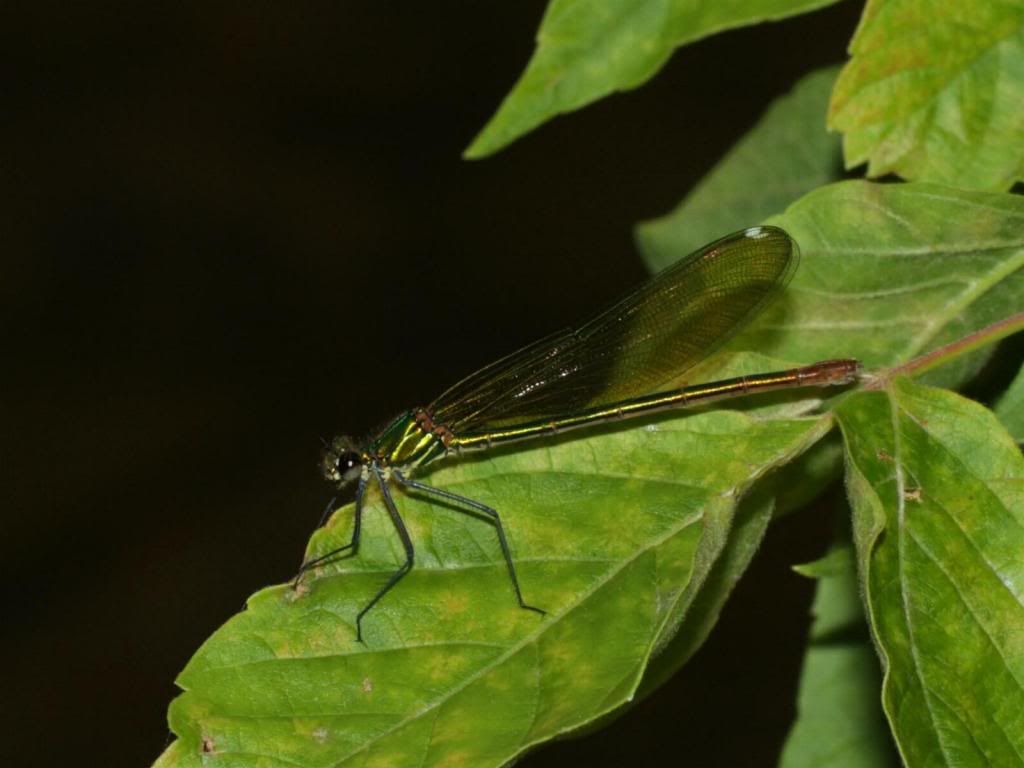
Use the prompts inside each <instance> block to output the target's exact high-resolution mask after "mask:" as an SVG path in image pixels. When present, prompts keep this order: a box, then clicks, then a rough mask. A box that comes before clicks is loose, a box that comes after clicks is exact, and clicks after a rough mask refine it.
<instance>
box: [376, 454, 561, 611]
mask: <svg viewBox="0 0 1024 768" xmlns="http://www.w3.org/2000/svg"><path fill="white" fill-rule="evenodd" d="M391 475H392V477H394V478H395V480H397V481H398V482H399V483H400V484H401V485H403V486H404V487H406V488H409V489H411V490H414V491H420V492H421V493H425V494H427V495H428V496H434V497H435V498H439V499H444V500H445V501H449V502H452V503H454V504H456V505H460V504H461V505H463V506H465V507H469V508H470V509H472V510H475V511H476V512H480V513H482V514H484V515H486V516H487V517H488V518H489V519H490V521H491V522H492V523H494V528H495V530H497V532H498V543H499V544H501V553H502V555H504V556H505V564H506V565H507V566H508V575H509V577H510V578H511V580H512V587H513V589H515V592H516V600H517V601H518V602H519V607H520V608H525V609H526V610H528V611H535V612H536V613H539V614H541V615H546V614H547V611H545V610H544V609H543V608H537V607H536V606H533V605H528V604H527V603H526V601H525V600H523V593H522V590H520V588H519V577H518V576H516V566H515V563H513V562H512V551H511V550H510V549H509V546H508V538H507V537H506V536H505V528H504V526H503V525H502V524H501V516H500V515H499V514H498V511H497V510H496V509H493V508H491V507H488V506H487V505H486V504H482V503H480V502H479V501H477V500H476V499H470V498H467V497H465V496H459V495H458V494H457V493H452V492H450V491H443V490H441V489H440V488H435V487H434V486H432V485H424V484H423V483H420V482H417V481H415V480H410V479H409V478H407V477H405V476H404V475H403V474H402V473H401V472H398V471H397V470H392V472H391ZM457 508H458V507H457V506H456V509H457ZM459 511H460V512H463V513H466V510H465V509H461V510H459Z"/></svg>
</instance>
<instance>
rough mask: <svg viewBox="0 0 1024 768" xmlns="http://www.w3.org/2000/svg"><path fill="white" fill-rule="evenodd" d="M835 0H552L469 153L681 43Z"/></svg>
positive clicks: (637, 70) (631, 77)
mask: <svg viewBox="0 0 1024 768" xmlns="http://www.w3.org/2000/svg"><path fill="white" fill-rule="evenodd" d="M834 2H836V0H738V1H736V2H729V3H717V2H712V1H711V0H703V1H701V0H668V1H667V2H666V1H665V0H658V1H657V2H652V0H552V2H551V4H550V5H549V6H548V9H547V11H546V12H545V14H544V19H543V20H542V21H541V25H540V30H539V31H538V33H537V49H536V51H534V54H533V58H531V59H530V63H529V64H528V65H527V67H526V71H525V72H524V73H523V74H522V76H521V77H520V78H519V81H518V82H517V83H516V84H515V86H514V87H513V88H512V91H511V92H510V93H509V94H508V96H506V97H505V100H504V102H502V105H501V107H500V108H499V109H498V112H497V114H495V115H494V117H492V118H491V120H490V122H488V123H487V125H486V126H484V129H483V130H482V131H481V132H480V134H479V135H478V136H477V137H476V139H474V140H473V143H472V144H471V145H470V147H469V149H467V150H466V156H467V157H483V156H484V155H489V154H491V153H492V152H496V151H498V150H499V149H501V148H502V147H504V146H505V145H506V144H509V143H511V142H512V141H514V140H515V139H517V138H519V137H520V136H522V135H523V134H525V133H528V132H529V131H531V130H533V129H534V128H536V127H537V126H538V125H540V124H541V123H543V122H545V121H547V120H549V119H551V118H552V117H554V116H555V115H558V114H562V113H565V112H569V111H572V110H574V109H579V108H580V107H582V106H584V105H586V104H589V103H590V102H592V101H596V100H597V99H600V98H601V97H603V96H607V95H608V94H610V93H614V92H615V91H625V90H629V89H631V88H635V87H636V86H638V85H640V84H641V83H643V82H645V81H646V80H648V79H649V78H650V77H651V76H653V75H654V73H655V72H657V71H658V70H659V69H661V67H662V65H663V64H664V63H665V62H666V61H667V60H668V58H669V56H671V54H672V51H673V50H674V49H675V48H678V47H679V46H681V45H685V44H686V43H691V42H693V41H695V40H699V39H701V38H702V37H707V36H708V35H711V34H714V33H715V32H721V31H723V30H726V29H731V28H734V27H741V26H745V25H748V24H756V23H758V22H761V21H769V20H775V19H781V18H784V17H786V16H793V15H796V14H798V13H805V12H807V11H810V10H813V9H815V8H822V7H824V6H826V5H832V4H833V3H834Z"/></svg>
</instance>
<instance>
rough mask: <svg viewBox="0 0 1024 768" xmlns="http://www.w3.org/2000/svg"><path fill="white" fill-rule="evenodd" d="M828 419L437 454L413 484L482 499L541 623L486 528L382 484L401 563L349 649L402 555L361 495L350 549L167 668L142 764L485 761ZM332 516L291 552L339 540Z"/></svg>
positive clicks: (551, 709) (597, 697)
mask: <svg viewBox="0 0 1024 768" xmlns="http://www.w3.org/2000/svg"><path fill="white" fill-rule="evenodd" d="M830 424H831V420H830V418H829V417H827V416H826V417H818V418H800V419H792V418H778V419H772V418H767V417H765V416H763V415H762V414H757V415H756V416H755V415H749V414H744V413H740V412H736V411H710V412H706V413H698V414H694V415H692V416H689V417H685V418H678V417H677V418H673V419H659V420H653V421H651V422H649V423H648V424H647V425H646V426H642V427H640V428H637V429H631V430H618V431H603V432H597V433H589V434H584V435H582V436H578V437H574V438H571V439H561V438H560V439H553V440H552V441H549V442H547V443H545V444H543V445H540V446H538V447H536V448H533V449H530V450H520V451H515V452H510V451H505V452H501V453H495V454H493V455H489V456H487V457H485V458H482V459H480V458H478V459H473V458H471V457H465V458H463V459H461V460H459V461H456V462H447V463H445V464H444V465H442V466H440V467H438V468H437V469H436V470H435V471H433V472H430V473H429V474H427V475H425V476H424V480H425V482H428V483H430V484H432V485H436V486H438V487H441V488H445V489H448V490H450V491H454V492H457V493H461V494H465V495H467V496H470V497H472V498H475V499H479V500H480V501H482V502H483V503H485V504H490V505H492V506H494V507H496V508H497V509H499V510H500V511H501V512H502V514H503V519H504V520H505V525H506V527H507V530H508V533H509V538H510V540H511V546H512V549H513V552H514V556H515V559H516V563H517V569H518V571H519V575H520V579H521V582H522V586H523V591H524V594H525V597H526V599H527V600H528V601H529V602H531V603H532V604H535V605H539V606H541V607H543V608H545V609H546V610H547V611H548V615H547V616H544V617H541V616H538V615H536V614H533V613H531V612H528V611H523V610H521V609H519V608H518V607H517V606H516V604H515V600H514V598H513V594H512V590H511V586H510V583H509V580H508V574H507V572H506V570H505V565H504V562H503V560H502V557H501V554H500V550H499V548H498V543H497V540H496V537H495V532H494V529H493V528H492V527H491V526H490V525H489V524H488V523H487V522H485V521H481V520H478V519H476V518H474V517H471V516H468V515H466V514H464V513H461V512H459V511H456V510H454V509H451V508H448V507H445V506H441V505H436V504H432V503H430V502H429V501H427V500H424V499H422V498H420V497H413V496H407V495H405V494H404V493H399V492H396V502H397V503H398V506H399V509H400V510H401V512H402V514H403V517H404V519H405V521H406V523H407V525H408V527H409V529H410V533H411V535H412V538H413V540H414V541H415V542H416V546H417V560H416V566H415V567H414V568H413V570H412V571H411V572H410V574H409V575H408V576H407V577H406V578H405V579H404V580H403V581H402V582H401V584H400V585H399V586H398V587H397V588H396V589H395V590H394V591H392V592H391V593H389V594H388V595H387V597H386V598H384V600H382V601H381V603H380V605H379V606H378V607H376V608H375V609H374V610H373V611H371V612H370V613H369V614H368V615H367V617H366V619H365V620H364V634H365V640H366V645H359V644H357V643H356V642H355V640H354V621H355V616H356V613H357V612H358V611H359V609H360V608H361V607H362V606H363V605H364V604H365V603H366V602H367V601H368V600H369V599H370V597H371V596H372V595H373V594H374V592H375V591H376V589H377V588H378V587H379V586H380V585H381V584H382V582H383V581H384V579H385V578H386V577H387V575H388V574H389V573H391V572H393V571H394V570H395V568H396V567H397V566H398V564H399V563H400V561H401V559H402V554H401V547H400V545H399V544H398V542H397V541H396V536H395V534H394V531H393V530H392V529H391V527H390V523H389V521H388V519H387V516H386V514H385V513H384V510H383V508H382V506H381V504H380V502H379V499H378V498H377V497H376V494H374V496H373V497H372V498H371V500H370V503H369V504H368V507H367V510H366V515H365V521H364V529H363V544H362V547H361V550H360V553H359V556H358V557H357V558H352V559H349V560H345V561H342V563H340V564H335V565H331V566H327V567H323V568H321V569H319V570H318V571H317V573H316V574H314V576H315V578H313V579H311V581H310V582H309V583H308V592H303V591H301V590H300V593H299V595H298V596H296V595H295V594H294V593H293V592H292V591H291V590H290V589H289V588H288V587H272V588H269V589H265V590H263V591H262V592H259V593H257V594H256V595H254V596H253V597H252V598H251V599H250V601H249V605H248V610H247V611H245V612H244V613H242V614H239V615H237V616H235V617H234V618H233V619H231V620H230V621H229V622H228V623H227V624H225V625H224V626H223V627H222V628H221V629H220V630H218V631H217V633H215V634H214V635H213V637H211V638H210V639H209V640H208V641H207V642H206V643H205V644H204V645H203V647H202V648H201V649H200V650H199V652H198V653H197V654H196V655H195V657H194V658H193V659H192V660H191V661H190V662H189V664H188V666H187V667H186V669H185V671H184V672H182V674H181V676H180V677H179V679H178V683H179V685H180V686H181V687H182V688H183V689H185V691H186V692H185V693H184V694H182V695H181V696H180V697H179V698H178V699H176V700H175V701H174V703H173V704H172V706H171V711H170V722H171V726H172V730H173V731H174V732H175V733H176V734H177V735H178V737H179V739H180V741H179V742H178V743H177V744H176V745H174V746H173V747H172V752H171V753H169V754H170V755H171V756H170V757H165V758H164V760H165V763H164V765H163V766H162V768H164V766H171V765H179V764H180V765H188V764H195V763H197V762H198V756H199V755H200V754H201V753H202V752H203V750H205V751H206V753H207V754H215V755H216V756H217V764H218V765H227V766H242V765H246V766H250V765H267V766H294V765H302V766H307V767H309V768H315V767H316V766H339V767H340V766H346V765H358V766H360V767H361V768H370V766H378V765H382V766H383V765H387V766H395V765H412V764H415V765H423V766H434V765H446V766H447V765H468V766H474V768H476V767H477V766H498V765H503V764H505V763H506V762H508V761H509V760H511V759H513V758H514V757H515V756H516V755H518V754H520V753H521V752H522V751H523V750H525V749H526V748H528V747H529V746H530V745H532V744H536V743H538V742H542V741H545V740H547V739H550V738H552V737H553V736H556V735H558V734H560V733H563V732H565V731H567V730H570V729H573V728H578V727H580V726H583V725H585V724H586V723H588V722H591V721H593V720H595V719H596V718H599V717H601V716H602V715H604V714H605V713H607V712H609V711H610V710H612V709H614V708H615V707H618V706H620V705H621V704H623V703H624V702H626V701H628V700H629V699H630V697H632V696H633V695H634V692H635V691H636V688H637V685H638V683H639V681H640V678H641V675H642V674H643V671H644V669H645V667H646V664H647V661H648V659H649V657H650V655H651V653H652V652H653V651H654V650H655V649H657V648H661V647H664V646H666V645H667V644H669V643H670V641H671V639H672V637H673V636H674V635H675V634H676V632H677V631H678V629H679V627H680V625H681V624H683V623H684V619H686V618H687V616H688V611H689V609H690V606H691V604H692V603H693V602H694V597H695V596H696V595H699V594H700V587H701V586H702V585H703V584H705V583H711V582H713V581H714V578H715V574H716V573H717V571H716V563H718V562H719V561H720V560H721V558H722V557H723V556H729V557H733V556H734V555H733V554H732V551H731V550H729V549H728V548H727V544H728V542H729V539H730V531H731V530H732V528H733V520H734V517H735V515H736V507H737V502H738V500H739V499H740V497H741V496H742V495H743V493H744V491H745V490H746V489H747V488H749V487H750V485H751V484H752V483H753V482H754V481H755V480H756V479H757V478H759V477H760V476H762V475H763V474H764V473H765V472H767V471H768V470H770V469H771V468H772V467H775V466H777V465H779V464H781V463H784V462H786V461H788V460H790V459H791V458H792V457H794V456H795V455H797V454H798V453H800V452H801V451H803V450H804V449H805V448H807V447H808V446H809V445H810V444H812V443H813V442H814V441H816V440H818V439H819V438H820V437H821V436H822V435H823V434H824V433H825V431H827V430H828V429H829V427H830ZM351 516H352V511H351V508H350V507H346V508H344V509H342V510H340V511H339V512H338V513H337V514H336V515H335V516H334V517H333V518H332V519H331V521H330V522H329V523H328V525H327V526H326V527H325V528H324V529H322V530H321V531H318V532H317V533H316V534H315V535H314V537H313V540H312V541H311V544H310V554H311V555H315V554H316V553H319V552H324V551H327V550H330V549H332V548H334V547H335V546H338V545H339V544H341V543H345V542H347V541H348V539H349V537H350V535H351V527H350V526H351ZM748 522H749V525H750V526H751V527H752V528H753V529H755V530H754V531H753V536H754V537H755V538H756V537H757V536H758V535H759V534H758V533H757V531H756V529H757V528H758V527H759V526H760V525H761V523H758V522H757V521H756V520H755V521H753V522H750V521H748V520H747V519H746V518H745V517H743V516H741V520H740V523H739V524H740V525H741V527H742V528H744V529H746V528H748ZM741 538H742V539H743V540H750V538H751V537H750V536H748V535H746V534H744V536H742V537H741ZM723 552H726V553H727V554H726V555H723ZM709 579H710V581H709ZM714 589H718V587H714ZM697 615H698V619H696V620H697V621H704V620H706V618H707V614H706V613H704V614H700V613H698V614H697Z"/></svg>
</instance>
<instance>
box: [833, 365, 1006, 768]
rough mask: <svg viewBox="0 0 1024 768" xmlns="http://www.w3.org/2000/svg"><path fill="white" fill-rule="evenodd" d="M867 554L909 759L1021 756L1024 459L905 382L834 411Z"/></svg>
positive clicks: (893, 706)
mask: <svg viewBox="0 0 1024 768" xmlns="http://www.w3.org/2000/svg"><path fill="white" fill-rule="evenodd" d="M838 414H839V418H840V423H841V425H842V429H843V437H844V439H845V442H846V451H847V487H848V492H849V496H850V499H851V502H852V504H853V508H854V527H855V531H856V541H857V556H858V561H859V568H860V574H861V580H862V582H863V590H864V594H865V596H866V601H867V607H868V614H869V618H870V622H871V625H872V628H873V632H874V636H875V639H876V642H877V645H878V648H879V652H880V653H881V655H882V657H883V662H884V666H885V679H884V684H883V704H884V707H885V712H886V715H887V717H888V718H889V722H890V725H891V728H892V731H893V734H894V736H895V738H896V742H897V744H898V746H899V749H900V752H901V754H902V756H903V759H904V761H905V762H906V764H907V765H912V766H918V765H943V766H944V765H956V766H961V767H963V768H966V767H968V766H991V765H999V766H1006V767H1007V768H1009V766H1020V765H1024V632H1022V631H1021V628H1022V627H1024V557H1022V555H1021V553H1022V552H1024V457H1022V456H1021V452H1020V450H1019V449H1018V448H1017V446H1016V445H1015V444H1014V442H1013V440H1012V439H1011V438H1010V436H1009V435H1008V434H1006V431H1005V430H1004V429H1003V428H1002V426H1001V425H1000V424H999V422H998V421H997V420H996V418H995V416H994V415H993V414H992V413H991V412H990V411H988V410H986V409H985V408H983V407H982V406H980V405H978V404H977V403H974V402H971V401H970V400H967V399H965V398H962V397H960V396H959V395H956V394H954V393H952V392H948V391H945V390H940V389H932V388H929V387H925V386H922V385H919V384H916V383H914V382H911V381H909V380H906V379H897V380H895V381H892V382H890V383H889V384H888V385H887V386H886V388H885V389H883V390H881V391H870V392H861V393H856V394H854V395H852V396H850V397H849V398H848V399H846V400H845V401H844V402H843V403H842V405H841V406H840V407H839V409H838Z"/></svg>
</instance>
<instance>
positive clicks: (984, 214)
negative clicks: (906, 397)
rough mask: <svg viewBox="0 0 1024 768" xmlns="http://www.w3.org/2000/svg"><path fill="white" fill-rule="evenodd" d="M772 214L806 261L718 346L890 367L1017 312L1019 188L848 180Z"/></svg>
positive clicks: (1022, 232) (1021, 236)
mask: <svg viewBox="0 0 1024 768" xmlns="http://www.w3.org/2000/svg"><path fill="white" fill-rule="evenodd" d="M769 223H771V224H775V225H777V226H780V227H783V228H784V229H785V230H786V231H787V232H789V233H790V234H791V235H792V236H793V237H794V238H795V239H796V240H797V242H798V243H799V244H800V249H801V251H802V254H803V255H802V263H801V267H800V269H799V270H798V271H797V273H796V276H795V277H794V278H793V282H792V283H791V284H790V287H789V290H788V291H787V292H786V294H785V296H784V297H783V300H781V301H779V302H776V303H775V304H773V305H772V306H770V307H769V308H768V309H767V310H766V311H765V312H764V313H763V314H762V315H761V316H760V317H759V318H758V320H759V322H758V323H757V324H756V325H754V326H752V327H750V328H749V330H747V331H745V332H743V333H741V334H739V336H738V337H737V338H735V339H733V341H732V342H730V343H729V344H728V345H726V347H725V348H724V349H723V352H722V355H728V354H729V353H730V352H732V351H735V350H750V349H754V350H759V351H761V352H762V353H763V354H765V355H770V356H772V357H774V358H778V359H782V360H789V361H794V362H797V361H799V362H810V361H813V360H820V359H823V358H828V357H839V356H841V357H856V358H858V359H860V360H861V361H862V362H863V363H864V364H865V365H866V366H867V367H868V368H869V369H870V368H876V367H880V366H891V365H896V364H899V363H902V362H906V361H908V360H910V359H912V358H914V357H916V356H918V355H920V354H922V353H923V352H926V351H928V350H930V349H933V348H935V347H938V346H941V345H942V344H945V343H948V342H951V341H954V340H956V339H959V338H961V337H963V336H964V335H966V334H967V333H970V332H971V331H974V330H978V329H980V328H983V327H985V326H986V325H989V324H990V323H993V322H995V321H997V320H1001V319H1003V318H1005V317H1007V316H1009V315H1011V314H1013V313H1014V312H1017V311H1019V310H1020V304H1021V298H1020V297H1021V296H1024V269H1022V267H1024V198H1022V197H1020V196H1017V195H1009V194H1002V193H989V192H971V191H963V190H953V189H948V188H945V187H940V186H937V185H934V184H927V183H912V184H874V183H871V182H866V181H845V182H839V183H837V184H830V185H828V186H826V187H822V188H820V189H818V190H815V191H814V192H811V193H810V194H809V195H805V196H804V197H803V198H802V199H801V200H800V201H799V202H797V203H796V204H794V205H792V206H791V207H790V208H789V210H787V211H786V213H784V214H783V215H781V216H777V217H774V218H772V219H770V220H769ZM990 351H991V350H990V348H989V349H983V350H981V351H980V352H976V353H972V354H970V355H965V356H963V357H960V358H957V359H956V360H954V361H952V362H951V363H949V364H947V365H945V366H943V367H942V368H939V369H937V370H936V371H934V372H933V373H929V374H928V376H927V378H928V381H930V382H933V383H941V384H944V385H948V386H954V385H957V384H960V383H962V382H964V381H966V380H967V379H968V378H970V377H971V376H972V375H973V374H974V373H976V372H977V369H978V367H979V366H980V364H981V363H982V362H983V361H984V359H985V355H986V354H988V353H989V352H990ZM722 355H720V356H719V357H721V356H722ZM702 370H703V369H698V370H695V371H693V372H692V376H693V380H694V381H699V380H701V377H702Z"/></svg>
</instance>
